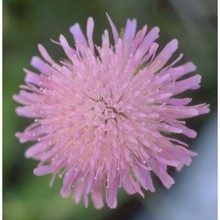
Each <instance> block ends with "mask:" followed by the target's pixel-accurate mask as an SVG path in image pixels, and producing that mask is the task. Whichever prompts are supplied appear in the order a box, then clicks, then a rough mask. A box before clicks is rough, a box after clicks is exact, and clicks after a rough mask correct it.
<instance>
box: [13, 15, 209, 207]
mask: <svg viewBox="0 0 220 220" xmlns="http://www.w3.org/2000/svg"><path fill="white" fill-rule="evenodd" d="M108 19H109V22H110V25H111V29H112V33H113V38H114V44H113V45H112V44H110V41H109V33H108V31H107V30H105V31H104V33H103V35H102V45H101V46H96V45H94V43H93V29H94V21H93V19H92V18H89V19H88V22H87V32H86V37H85V36H84V34H83V33H82V31H81V28H80V26H79V24H75V25H73V26H72V27H71V28H70V32H71V33H72V35H73V37H74V40H75V47H74V48H72V47H71V46H70V45H69V44H68V42H67V40H66V38H65V37H64V36H63V35H61V36H60V38H59V42H55V43H56V44H58V45H60V46H61V47H62V48H63V50H64V52H65V53H66V55H67V57H68V58H67V59H65V60H61V61H60V62H59V63H57V62H55V61H54V60H53V59H52V58H51V57H50V55H49V54H48V53H47V51H46V49H45V48H44V47H43V46H42V45H38V48H39V51H40V53H41V55H42V57H43V58H44V61H43V60H42V59H41V58H39V57H33V58H32V61H31V65H32V66H33V67H34V68H35V69H36V70H37V71H36V72H33V71H30V70H27V69H24V71H25V73H26V78H25V82H26V85H22V86H20V88H21V91H20V93H19V94H18V95H15V96H14V100H16V101H17V102H19V103H20V104H22V105H23V106H21V107H18V108H17V109H16V112H17V114H18V115H19V116H22V117H27V118H33V119H35V121H34V123H32V124H31V125H30V126H29V127H27V128H26V129H25V130H24V131H23V132H21V133H20V132H18V133H17V134H16V136H17V137H18V138H19V139H20V141H21V142H22V143H23V142H28V141H31V142H36V143H35V144H33V145H32V146H31V147H30V148H29V149H28V150H27V151H26V154H25V155H26V157H27V158H33V159H35V160H39V161H40V163H39V165H38V167H37V168H35V169H34V174H35V175H39V176H41V175H45V174H53V178H54V177H55V176H56V175H57V174H59V175H60V176H61V177H62V176H63V186H62V189H61V195H62V196H63V197H68V196H70V194H72V188H74V192H73V197H74V199H75V201H76V203H78V202H79V201H80V199H81V197H82V196H83V197H84V204H85V206H86V207H87V206H88V195H89V193H91V196H92V200H93V203H94V206H95V207H96V208H101V207H103V194H104V196H105V199H106V203H107V205H108V206H109V207H110V208H115V207H116V206H117V192H118V189H119V188H120V187H122V188H123V189H124V190H125V191H126V192H127V193H128V194H134V193H139V194H140V195H141V196H143V197H144V193H143V192H142V189H141V187H143V188H144V189H145V190H150V191H151V192H154V191H155V188H154V184H153V182H152V178H151V174H152V173H154V174H156V176H158V178H159V179H160V180H161V182H162V183H163V185H164V186H165V187H167V188H169V187H170V186H171V185H172V184H174V180H173V178H172V177H171V176H170V175H169V174H168V173H167V167H168V166H171V167H175V168H176V169H177V170H180V169H181V168H182V167H183V166H184V165H190V163H191V157H193V156H195V155H196V153H195V152H192V151H190V150H188V149H186V147H187V144H185V143H183V142H181V141H179V140H177V139H175V138H172V137H171V136H170V133H175V134H183V135H185V136H187V137H190V138H195V136H196V132H195V131H193V130H191V129H190V128H188V127H187V126H186V124H185V119H187V118H191V117H195V116H198V115H201V114H205V113H208V112H209V107H208V105H206V104H199V105H192V106H189V105H188V104H189V103H190V102H191V100H192V99H191V98H177V97H176V95H178V94H180V93H182V92H184V91H186V90H196V89H198V88H199V84H200V80H201V76H200V75H194V76H189V77H186V76H187V74H188V73H190V72H192V71H195V69H196V67H195V65H194V64H193V63H192V62H187V63H185V64H182V65H179V66H176V64H177V62H179V60H180V59H181V58H182V54H180V55H179V57H178V58H177V59H176V60H175V61H174V62H172V63H171V64H167V63H168V61H169V59H170V58H171V56H172V55H173V53H174V52H175V51H176V50H177V47H178V42H177V40H176V39H173V40H171V41H170V42H169V43H168V44H167V45H166V46H165V47H164V48H163V49H162V50H161V51H160V52H159V53H157V50H158V44H157V43H156V42H155V40H156V39H157V38H158V36H159V35H158V33H159V28H158V27H154V28H153V29H151V30H149V31H148V32H147V26H144V27H143V28H142V29H141V30H140V31H138V32H137V33H136V20H129V19H128V20H127V23H126V27H125V29H124V33H123V36H122V37H119V34H118V31H117V29H116V27H115V25H114V24H113V22H112V21H111V19H110V18H109V17H108ZM156 53H157V55H156ZM182 77H184V79H181V78H182Z"/></svg>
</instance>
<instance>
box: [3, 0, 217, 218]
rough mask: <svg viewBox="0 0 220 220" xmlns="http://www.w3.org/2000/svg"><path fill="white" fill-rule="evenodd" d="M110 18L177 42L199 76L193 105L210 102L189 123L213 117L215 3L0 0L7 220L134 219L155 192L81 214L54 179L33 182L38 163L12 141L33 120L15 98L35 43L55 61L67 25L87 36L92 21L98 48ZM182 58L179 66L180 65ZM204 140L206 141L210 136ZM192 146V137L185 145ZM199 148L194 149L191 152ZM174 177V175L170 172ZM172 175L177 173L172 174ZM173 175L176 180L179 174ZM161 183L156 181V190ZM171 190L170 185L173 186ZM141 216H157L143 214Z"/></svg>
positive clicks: (206, 0)
mask: <svg viewBox="0 0 220 220" xmlns="http://www.w3.org/2000/svg"><path fill="white" fill-rule="evenodd" d="M106 12H107V13H109V15H110V16H111V17H112V19H113V21H114V22H115V24H116V25H117V27H118V29H120V28H122V27H123V26H124V25H125V22H126V19H127V18H136V19H137V20H138V27H139V28H140V27H142V26H143V25H144V24H146V23H147V24H148V27H150V28H151V27H153V26H155V25H157V26H159V27H160V30H161V32H160V39H159V40H158V42H159V44H160V45H161V47H162V46H163V45H164V44H165V43H166V42H168V41H169V40H171V39H172V38H177V39H178V40H179V52H183V53H184V55H185V56H184V60H185V61H186V60H192V61H193V62H194V63H195V64H196V65H197V67H198V70H197V72H198V73H199V74H201V75H202V77H203V81H202V88H201V89H200V90H199V91H196V92H193V93H192V94H193V97H194V103H200V102H207V103H210V104H211V110H212V114H209V115H207V116H204V117H200V118H198V119H192V120H191V121H190V122H189V125H190V126H191V127H192V128H194V129H196V130H197V131H199V130H200V129H201V128H202V126H203V125H204V124H205V123H206V122H207V121H208V120H209V119H210V117H211V115H213V114H216V113H215V111H216V97H217V95H216V90H217V89H216V88H217V74H216V70H217V64H216V62H217V61H216V53H217V49H216V45H217V43H216V41H217V40H216V23H217V21H216V1H215V0H186V1H180V0H129V1H128V0H91V1H89V0H87V1H86V0H62V1H61V0H37V1H36V0H4V1H3V57H4V59H3V70H4V71H3V126H4V127H3V190H4V194H3V199H4V206H3V211H4V215H3V217H4V219H5V220H30V219H31V220H35V219H36V220H39V219H40V220H47V219H54V220H56V219H57V220H58V219H62V220H70V219H115V220H116V219H141V218H140V217H139V218H138V217H135V216H137V213H138V212H139V210H141V209H142V208H143V207H144V203H145V202H146V201H150V200H151V198H152V197H154V196H155V195H154V194H149V193H146V199H145V200H143V199H142V198H140V197H139V196H132V197H131V196H127V195H126V194H125V193H124V192H122V191H121V192H120V195H119V206H118V208H117V209H115V210H110V209H108V208H103V209H102V210H99V211H97V210H95V209H94V208H93V205H92V203H90V204H89V208H87V209H85V208H84V207H83V205H82V204H81V203H80V204H79V205H75V204H74V202H73V200H72V199H71V198H69V199H62V198H61V197H60V195H59V191H60V187H61V182H62V181H61V180H60V179H59V178H58V179H56V181H55V184H54V186H53V187H52V188H49V187H48V185H49V180H50V176H43V177H36V176H34V175H33V172H32V170H33V168H34V167H35V166H36V165H37V162H36V161H32V160H26V159H25V158H24V151H25V149H26V148H27V147H28V146H29V145H28V144H27V145H25V144H23V145H21V144H20V143H19V142H18V140H17V139H16V138H15V136H14V133H15V132H16V131H22V130H23V129H24V128H25V127H26V126H27V125H28V124H29V123H30V121H28V120H26V119H23V118H19V117H17V116H16V115H15V111H14V109H15V107H16V103H15V102H14V101H12V95H13V94H16V93H18V91H19V89H18V87H19V85H20V84H23V80H24V73H23V71H22V68H23V67H27V68H29V66H30V64H29V62H30V59H31V57H32V56H33V55H39V52H38V51H37V44H38V43H42V44H43V45H44V46H45V47H46V48H47V49H48V51H49V53H50V54H51V55H52V56H53V57H55V58H58V59H59V58H61V57H64V55H63V53H62V50H61V49H60V48H59V47H57V46H56V45H53V44H52V43H51V41H50V38H52V39H54V40H57V39H58V38H59V35H60V34H61V33H62V34H64V35H65V36H66V37H67V39H69V41H70V42H72V45H73V41H72V39H71V35H70V33H69V32H68V29H69V27H70V26H71V25H72V24H74V23H75V22H79V23H80V24H81V26H82V29H83V30H84V31H85V27H86V20H87V17H88V16H92V17H93V18H94V20H95V33H94V39H95V42H96V43H97V44H99V43H100V39H101V34H102V32H103V31H104V29H106V28H108V29H109V28H110V27H109V24H108V21H107V19H106V15H105V13H106ZM184 60H183V61H184ZM207 138H208V137H207ZM187 142H188V143H190V140H187ZM195 150H197V149H195ZM171 172H173V171H172V170H171ZM174 174H175V172H174ZM178 175H181V173H180V174H178ZM160 187H161V185H160V183H158V186H157V188H160ZM174 187H175V186H174ZM143 219H150V220H152V219H154V218H153V217H149V216H148V217H147V214H146V216H145V217H143Z"/></svg>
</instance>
